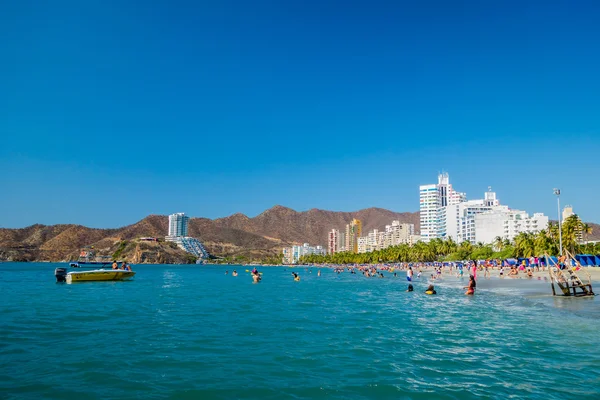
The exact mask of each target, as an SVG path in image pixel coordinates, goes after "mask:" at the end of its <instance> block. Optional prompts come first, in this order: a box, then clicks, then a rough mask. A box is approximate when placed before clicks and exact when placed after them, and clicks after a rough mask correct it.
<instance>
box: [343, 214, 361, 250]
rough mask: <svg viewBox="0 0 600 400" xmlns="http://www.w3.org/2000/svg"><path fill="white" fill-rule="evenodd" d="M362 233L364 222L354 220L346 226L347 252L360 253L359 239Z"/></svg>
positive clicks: (345, 246)
mask: <svg viewBox="0 0 600 400" xmlns="http://www.w3.org/2000/svg"><path fill="white" fill-rule="evenodd" d="M361 233H362V222H361V221H360V220H359V219H356V218H354V219H353V220H352V222H350V223H349V224H347V225H346V235H345V242H346V243H345V244H344V249H345V251H349V252H352V253H358V238H359V237H360V235H361Z"/></svg>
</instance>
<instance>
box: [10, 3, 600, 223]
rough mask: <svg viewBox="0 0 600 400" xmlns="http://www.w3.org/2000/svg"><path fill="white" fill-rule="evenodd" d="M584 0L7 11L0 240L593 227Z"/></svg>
mask: <svg viewBox="0 0 600 400" xmlns="http://www.w3.org/2000/svg"><path fill="white" fill-rule="evenodd" d="M598 15H600V3H598V2H594V1H588V2H586V1H576V2H573V1H545V2H542V1H536V2H527V1H515V2H510V1H501V2H490V1H474V2H469V1H453V2H448V1H420V2H401V1H385V2H377V1H314V2H310V1H256V2H248V1H239V2H235V1H219V2H206V3H204V2H177V1H169V2H167V1H164V2H120V1H119V2H117V1H114V2H109V1H83V2H82V1H61V0H57V1H54V2H28V1H18V2H3V3H2V5H0V38H1V40H0V54H2V59H3V61H2V62H1V63H0V89H1V90H0V136H1V138H2V139H1V144H0V193H1V195H0V227H23V226H27V225H30V224H33V223H43V224H55V223H78V224H84V225H88V226H93V227H116V226H122V225H126V224H130V223H133V222H136V221H137V220H139V219H141V218H143V217H144V216H146V215H148V214H168V213H172V212H179V211H183V212H186V213H187V214H189V215H191V216H198V217H200V216H202V217H209V218H217V217H222V216H227V215H229V214H232V213H235V212H242V213H245V214H247V215H249V216H255V215H257V214H259V213H260V212H262V211H263V210H265V209H267V208H269V207H271V206H273V205H275V204H282V205H285V206H288V207H291V208H294V209H296V210H299V211H301V210H307V209H310V208H323V209H330V210H338V211H354V210H358V209H361V208H366V207H384V208H389V209H392V210H395V211H417V210H418V204H419V200H418V185H420V184H426V183H433V182H435V181H436V177H437V173H438V172H439V171H442V170H444V171H447V172H449V173H450V177H451V182H452V183H453V184H454V185H455V187H456V188H457V189H459V190H461V191H466V192H467V194H468V196H469V198H479V197H481V195H482V194H483V192H484V191H485V190H486V188H487V186H488V185H491V186H492V187H493V188H494V189H495V190H496V191H497V192H498V196H499V198H500V200H501V201H502V202H503V203H504V204H508V205H509V206H511V207H513V208H519V209H525V210H527V211H529V212H535V211H541V212H545V213H547V214H548V215H550V216H551V217H555V216H556V200H555V198H554V196H553V195H552V188H553V187H560V188H561V189H562V191H563V196H562V201H563V202H564V203H570V204H572V205H573V206H574V210H575V212H577V213H578V214H580V215H581V216H582V218H583V219H584V220H587V221H592V222H600V207H598V205H597V199H598V198H600V189H599V187H598V184H597V183H598V175H599V173H600V167H599V157H598V151H599V150H600V112H599V110H600V74H599V73H598V71H600V52H598V43H600V24H598Z"/></svg>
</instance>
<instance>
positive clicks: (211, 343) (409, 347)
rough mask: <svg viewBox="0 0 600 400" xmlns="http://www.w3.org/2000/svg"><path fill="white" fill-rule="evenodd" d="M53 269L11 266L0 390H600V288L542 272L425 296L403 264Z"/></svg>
mask: <svg viewBox="0 0 600 400" xmlns="http://www.w3.org/2000/svg"><path fill="white" fill-rule="evenodd" d="M63 265H64V264H63ZM57 266H59V264H48V263H43V264H35V263H31V264H23V263H0V272H1V273H2V280H1V281H0V299H1V302H0V339H1V340H0V394H1V395H0V397H2V398H19V399H20V398H32V399H33V398H35V399H38V398H50V399H67V398H82V397H84V396H86V398H88V399H103V398H111V399H117V398H174V399H236V398H240V399H256V398H260V399H284V398H291V399H300V398H310V399H315V398H332V399H369V398H377V399H387V398H389V399H399V398H400V399H402V398H404V399H425V398H428V399H429V398H436V399H471V398H473V399H475V398H481V397H483V398H497V399H505V398H528V399H531V398H536V399H565V398H579V399H597V398H599V397H600V347H599V346H598V338H599V337H600V298H598V297H594V298H581V299H574V298H554V297H552V296H551V295H550V293H551V291H550V285H549V283H548V282H547V281H544V280H543V279H540V280H537V279H532V280H530V279H517V280H513V279H509V278H504V279H500V278H498V277H492V278H490V279H483V277H481V276H480V277H479V279H478V289H477V293H476V295H475V296H464V294H463V293H464V290H463V289H462V287H463V286H465V285H466V284H467V279H466V278H463V280H462V281H461V280H459V279H458V278H455V277H445V278H444V279H442V280H441V281H437V282H435V285H436V289H437V291H438V295H436V296H427V295H425V294H424V293H423V292H424V290H425V287H426V285H427V283H426V282H425V281H422V282H419V281H417V282H415V283H414V285H415V292H413V293H407V292H405V289H406V281H405V279H404V274H403V273H402V272H400V273H399V274H398V277H397V278H394V277H392V276H391V274H389V273H385V275H386V277H385V278H382V279H381V278H365V277H363V276H362V275H353V274H349V273H347V272H345V273H342V274H340V275H338V274H336V273H334V272H333V271H331V270H329V269H325V268H321V272H322V276H320V277H318V276H317V268H313V269H309V270H308V271H307V270H306V269H305V268H295V269H293V270H294V271H298V272H299V273H300V275H301V281H300V282H294V281H293V279H292V277H291V271H292V269H290V268H283V267H270V268H260V270H261V271H262V272H263V273H264V275H263V281H262V282H261V283H259V284H253V283H252V280H251V278H250V276H249V274H248V273H247V272H245V270H246V269H249V268H248V267H243V266H197V265H141V266H134V270H135V271H136V272H137V275H136V277H135V279H134V280H133V281H128V282H88V283H79V284H73V285H66V284H57V283H55V280H54V273H53V271H54V268H55V267H57ZM233 269H237V271H238V272H239V273H240V274H239V276H238V277H233V276H231V271H232V270H233ZM225 270H228V271H229V275H225ZM311 270H312V273H310V272H309V271H311ZM596 284H597V287H596V288H595V289H596V291H599V290H600V283H596Z"/></svg>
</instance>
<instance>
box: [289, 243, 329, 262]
mask: <svg viewBox="0 0 600 400" xmlns="http://www.w3.org/2000/svg"><path fill="white" fill-rule="evenodd" d="M282 252H283V260H282V261H283V263H284V264H296V263H298V261H300V258H301V257H302V256H307V255H311V254H317V255H325V249H324V248H323V246H311V245H310V244H308V243H304V244H303V245H302V246H292V247H285V248H284V249H283V250H282Z"/></svg>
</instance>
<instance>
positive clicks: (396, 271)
mask: <svg viewBox="0 0 600 400" xmlns="http://www.w3.org/2000/svg"><path fill="white" fill-rule="evenodd" d="M561 261H563V260H559V262H561ZM284 267H286V268H290V269H293V268H295V269H296V271H293V270H292V271H291V276H292V279H293V280H294V281H296V282H299V281H300V279H301V278H300V274H299V273H298V272H297V270H298V269H301V268H302V266H284ZM310 267H311V268H309V266H304V268H305V271H306V272H307V273H312V272H313V269H314V268H315V267H316V268H317V276H321V268H327V269H331V270H332V271H333V273H336V274H342V273H350V274H355V275H362V276H363V277H365V278H386V277H391V278H398V276H399V275H404V274H405V275H406V281H407V282H408V287H407V289H406V291H407V292H413V291H414V290H415V287H414V286H413V283H414V282H415V281H421V282H426V283H427V284H428V287H427V290H425V293H426V294H428V295H434V294H437V290H436V288H435V286H434V283H435V282H436V281H438V280H442V279H444V278H443V277H444V276H453V277H456V278H463V277H464V276H465V275H467V276H468V279H469V281H468V285H467V286H465V287H464V288H463V289H465V290H466V291H465V295H468V296H472V295H474V294H475V290H476V288H477V277H478V274H479V276H483V278H484V279H489V278H490V277H491V274H492V271H497V272H498V274H497V275H498V276H499V277H500V278H504V277H508V278H521V277H525V278H533V277H534V272H539V271H545V270H546V268H547V266H546V265H545V264H544V262H543V261H542V259H539V258H537V257H531V258H530V259H524V260H520V262H518V263H516V262H514V260H513V261H512V262H509V261H507V260H470V261H463V262H429V263H394V264H376V265H371V264H366V265H361V264H352V265H329V264H319V265H310ZM559 267H560V264H559ZM246 272H249V273H250V275H251V277H252V280H253V282H254V283H259V282H260V281H261V280H262V273H261V272H259V271H258V270H257V268H256V267H253V269H252V270H251V271H250V270H246ZM430 272H431V273H430ZM425 273H427V274H428V276H424V274H425ZM225 274H226V275H227V274H229V271H225ZM237 275H238V273H237V271H236V270H233V273H232V276H237ZM537 279H542V278H541V277H540V276H538V277H537ZM546 279H547V278H546V277H544V280H546Z"/></svg>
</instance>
